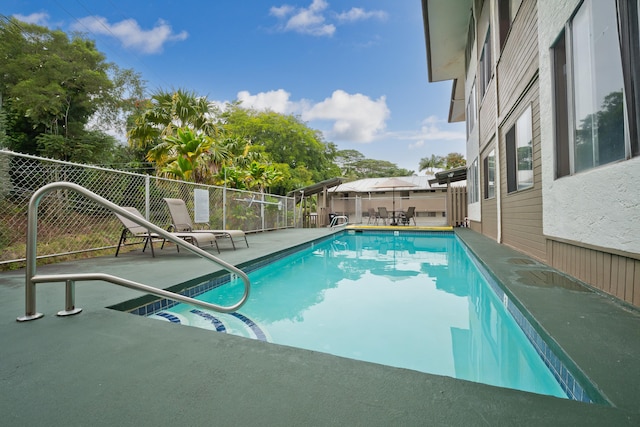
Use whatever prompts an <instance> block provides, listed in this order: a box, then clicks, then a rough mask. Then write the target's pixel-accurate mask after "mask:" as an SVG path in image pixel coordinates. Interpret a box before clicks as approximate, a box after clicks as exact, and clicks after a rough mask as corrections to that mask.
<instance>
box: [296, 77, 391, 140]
mask: <svg viewBox="0 0 640 427" xmlns="http://www.w3.org/2000/svg"><path fill="white" fill-rule="evenodd" d="M389 115H390V112H389V108H387V102H386V98H385V97H384V96H381V97H380V98H378V99H377V100H375V101H374V100H372V99H371V98H369V97H368V96H365V95H362V94H359V93H356V94H349V93H347V92H345V91H343V90H336V91H334V92H333V94H332V95H331V98H327V99H325V100H324V101H322V102H320V103H318V104H315V105H314V106H313V107H311V108H310V109H309V110H307V111H305V112H304V113H303V114H302V118H303V119H304V120H308V121H311V120H330V121H333V122H334V123H333V127H332V130H331V131H329V132H328V135H327V136H328V137H330V138H331V139H337V140H343V141H353V142H371V141H373V140H374V139H375V138H376V137H377V136H379V135H380V133H381V132H382V131H384V129H385V127H386V120H387V119H388V118H389Z"/></svg>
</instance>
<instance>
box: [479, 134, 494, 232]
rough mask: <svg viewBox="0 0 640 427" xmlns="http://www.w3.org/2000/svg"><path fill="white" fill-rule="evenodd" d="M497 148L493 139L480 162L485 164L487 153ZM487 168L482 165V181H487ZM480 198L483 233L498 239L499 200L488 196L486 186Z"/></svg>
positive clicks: (482, 188) (482, 189) (483, 152)
mask: <svg viewBox="0 0 640 427" xmlns="http://www.w3.org/2000/svg"><path fill="white" fill-rule="evenodd" d="M492 150H495V141H494V140H492V142H490V143H489V144H487V146H486V149H485V150H483V151H482V153H481V155H480V160H481V162H480V164H481V165H484V159H485V158H486V157H487V155H488V154H489V153H490V152H491V151H492ZM486 172H487V171H486V169H485V168H484V166H481V167H480V182H481V183H484V182H485V175H486ZM480 198H481V200H482V202H481V203H482V222H481V226H480V229H481V231H482V234H484V235H485V236H488V237H491V238H492V239H495V240H498V201H497V197H496V196H493V197H488V196H487V194H486V189H485V186H484V185H482V186H481V191H480Z"/></svg>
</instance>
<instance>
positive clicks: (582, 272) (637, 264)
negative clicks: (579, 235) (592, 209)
mask: <svg viewBox="0 0 640 427" xmlns="http://www.w3.org/2000/svg"><path fill="white" fill-rule="evenodd" d="M546 246H547V257H548V263H549V264H550V265H551V266H552V267H554V268H556V269H558V270H560V271H562V272H564V273H566V274H569V275H571V276H573V277H575V278H577V279H579V280H581V281H583V282H585V283H587V284H589V285H591V286H593V287H594V288H597V289H599V290H601V291H603V292H606V293H608V294H610V295H612V296H614V297H616V298H618V299H620V300H622V301H625V302H627V303H629V304H632V305H634V306H636V307H640V260H638V259H634V258H630V257H626V256H624V255H620V254H612V253H608V252H604V251H601V250H597V249H592V248H585V247H582V246H579V245H578V244H575V245H574V244H571V243H567V242H559V241H555V240H551V239H549V240H548V241H547V245H546Z"/></svg>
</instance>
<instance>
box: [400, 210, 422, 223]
mask: <svg viewBox="0 0 640 427" xmlns="http://www.w3.org/2000/svg"><path fill="white" fill-rule="evenodd" d="M401 219H402V224H404V225H409V224H411V219H413V225H415V226H417V225H418V224H416V207H415V206H411V207H409V208H408V209H407V211H406V212H404V213H403V214H402V216H401Z"/></svg>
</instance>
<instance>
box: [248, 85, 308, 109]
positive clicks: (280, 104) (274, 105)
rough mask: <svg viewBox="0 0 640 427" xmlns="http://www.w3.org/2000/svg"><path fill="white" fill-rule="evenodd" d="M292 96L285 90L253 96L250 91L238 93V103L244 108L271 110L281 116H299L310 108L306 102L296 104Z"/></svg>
mask: <svg viewBox="0 0 640 427" xmlns="http://www.w3.org/2000/svg"><path fill="white" fill-rule="evenodd" d="M290 97H291V94H290V93H289V92H287V91H286V90H284V89H278V90H270V91H268V92H260V93H257V94H255V95H251V93H249V91H246V90H243V91H240V92H238V95H237V98H238V101H241V102H242V106H243V107H244V108H253V109H255V110H270V111H273V112H276V113H280V114H299V113H300V112H301V111H303V110H305V109H306V108H308V107H307V106H308V102H307V101H305V100H302V101H298V102H294V101H291V100H290V99H289V98H290Z"/></svg>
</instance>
